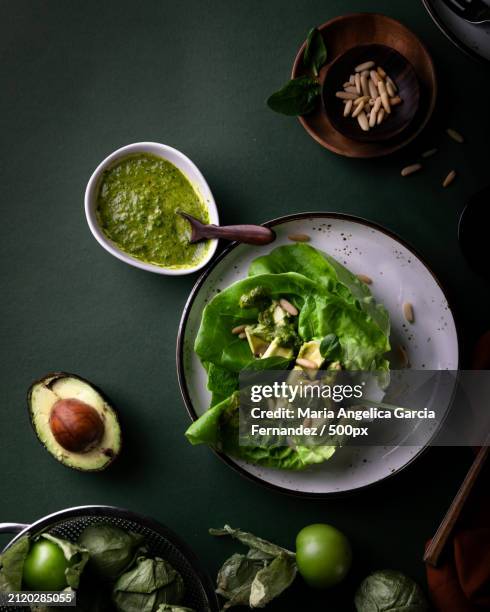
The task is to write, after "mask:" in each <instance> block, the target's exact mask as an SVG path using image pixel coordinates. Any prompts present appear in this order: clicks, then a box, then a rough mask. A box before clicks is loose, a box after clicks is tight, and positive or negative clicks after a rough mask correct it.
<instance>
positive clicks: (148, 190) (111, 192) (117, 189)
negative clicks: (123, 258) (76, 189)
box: [97, 153, 209, 268]
mask: <svg viewBox="0 0 490 612" xmlns="http://www.w3.org/2000/svg"><path fill="white" fill-rule="evenodd" d="M177 211H182V212H187V213H189V214H190V215H192V216H193V217H196V218H197V219H199V220H200V221H202V222H203V223H209V212H208V209H207V207H206V205H205V204H204V203H203V202H202V201H201V199H200V198H199V196H198V195H197V193H196V191H195V190H194V188H193V186H192V185H191V183H190V182H189V181H188V179H187V178H186V177H185V176H184V174H183V173H182V172H181V171H180V170H179V169H178V168H176V167H175V166H174V165H173V164H172V163H170V162H169V161H167V160H165V159H162V158H161V157H157V156H155V155H150V154H148V153H140V154H138V155H133V156H131V157H126V158H125V159H123V160H121V161H119V162H118V163H117V164H116V165H114V166H112V167H111V168H109V169H108V170H106V171H105V172H104V175H103V177H102V180H101V183H100V187H99V194H98V198H97V218H98V221H99V224H100V226H101V228H102V230H103V232H104V233H105V234H106V236H107V237H108V238H110V239H111V240H112V241H113V242H114V243H115V244H116V245H117V246H118V247H119V248H120V249H121V250H122V251H124V252H126V253H128V255H132V256H133V257H135V258H136V259H140V260H141V261H144V262H147V263H152V264H156V265H159V266H164V267H166V268H191V267H193V266H195V265H197V264H198V263H199V262H200V261H202V260H203V259H204V257H205V256H206V254H207V251H208V249H209V241H205V242H200V243H197V244H189V238H190V235H191V230H190V225H189V222H188V221H186V220H185V219H183V218H182V217H181V216H180V215H178V214H177Z"/></svg>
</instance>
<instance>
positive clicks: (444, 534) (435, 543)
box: [424, 331, 490, 567]
mask: <svg viewBox="0 0 490 612" xmlns="http://www.w3.org/2000/svg"><path fill="white" fill-rule="evenodd" d="M471 365H472V368H473V369H474V370H488V369H490V331H488V332H486V333H485V334H483V336H482V337H481V338H480V339H479V340H478V342H477V343H476V346H475V349H474V350H473V358H472V364H471ZM488 442H489V441H488V440H487V442H486V444H485V446H482V447H481V448H480V450H479V451H478V454H477V455H476V457H475V459H474V461H473V463H472V464H471V467H470V469H469V470H468V473H467V474H466V476H465V478H464V480H463V482H462V484H461V486H460V488H459V491H458V492H457V493H456V496H455V498H454V499H453V501H452V503H451V505H450V506H449V509H448V511H447V512H446V516H445V517H444V518H443V519H442V522H441V524H440V525H439V527H438V529H437V531H436V533H435V535H434V537H433V538H432V541H431V543H430V544H429V546H428V547H427V550H426V551H425V555H424V561H425V562H426V563H428V564H429V565H432V566H434V567H436V566H437V564H438V562H439V557H440V556H441V553H442V551H443V550H444V547H445V546H446V543H447V541H448V540H449V537H450V536H451V533H452V531H453V529H454V526H455V525H456V522H457V520H458V518H459V515H460V514H461V511H462V510H463V506H464V505H465V502H466V500H467V499H468V497H469V495H470V492H471V490H472V489H473V486H474V484H475V482H476V480H477V478H478V474H479V473H480V472H481V469H482V467H483V465H484V464H485V461H486V459H487V457H488V452H489V447H488Z"/></svg>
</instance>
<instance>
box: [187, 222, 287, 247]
mask: <svg viewBox="0 0 490 612" xmlns="http://www.w3.org/2000/svg"><path fill="white" fill-rule="evenodd" d="M199 233H200V234H201V236H202V237H203V238H224V239H225V240H236V241H237V242H244V243H245V244H259V245H260V244H269V243H270V242H272V241H273V240H274V239H275V237H276V235H275V233H274V232H273V231H272V230H271V229H269V228H268V227H262V225H223V226H220V227H218V226H217V225H206V226H203V227H202V228H200V232H199Z"/></svg>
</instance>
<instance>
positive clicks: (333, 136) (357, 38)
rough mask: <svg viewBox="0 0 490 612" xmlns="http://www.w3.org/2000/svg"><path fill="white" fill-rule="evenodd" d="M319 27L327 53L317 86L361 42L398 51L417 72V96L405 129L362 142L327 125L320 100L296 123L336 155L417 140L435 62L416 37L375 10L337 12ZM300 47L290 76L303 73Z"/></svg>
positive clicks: (377, 153) (367, 154) (371, 153)
mask: <svg viewBox="0 0 490 612" xmlns="http://www.w3.org/2000/svg"><path fill="white" fill-rule="evenodd" d="M318 29H319V31H320V32H321V34H322V36H323V38H324V40H325V45H326V47H327V51H328V63H327V65H326V66H324V67H323V68H322V69H321V71H320V75H319V76H320V82H321V84H322V85H323V81H324V79H325V77H326V75H327V73H328V70H329V66H330V64H332V63H333V62H335V60H336V59H337V58H338V57H339V56H341V55H343V54H344V53H346V52H347V51H348V50H349V49H352V48H353V47H359V46H360V45H371V44H376V45H386V46H387V47H390V48H392V49H395V51H398V53H400V54H401V55H403V56H404V57H405V58H406V60H407V61H408V62H410V64H411V66H412V68H413V69H414V70H415V73H416V75H417V79H418V83H419V88H420V98H419V105H418V110H417V112H416V114H415V117H414V118H413V120H412V121H411V122H410V124H409V125H408V126H407V128H406V129H404V130H402V131H401V132H400V133H399V134H397V135H396V136H394V137H393V138H389V139H387V140H379V141H376V142H365V141H360V140H353V139H352V138H348V137H347V136H345V135H344V134H342V132H340V131H339V130H338V129H337V128H336V127H335V126H334V125H333V124H332V122H331V120H330V117H329V116H328V115H327V113H326V112H325V107H324V105H323V103H322V102H321V101H319V102H318V104H317V106H316V108H315V109H314V110H313V111H312V112H311V113H309V114H308V115H305V116H304V117H299V121H300V123H301V125H302V126H303V127H304V128H305V130H306V131H307V132H308V134H309V135H310V136H311V137H312V138H314V139H315V140H316V141H317V142H318V143H319V144H321V145H322V146H323V147H325V148H326V149H329V150H330V151H333V152H334V153H337V154H338V155H344V156H346V157H362V158H371V157H381V156H383V155H389V154H390V153H393V152H395V151H398V150H399V149H401V148H402V147H404V146H406V145H407V144H408V143H409V142H411V141H412V140H413V139H414V138H416V137H417V136H418V134H420V132H421V131H422V130H423V129H424V127H425V126H426V125H427V122H428V121H429V119H430V117H431V116H432V113H433V111H434V107H435V103H436V98H437V79H436V73H435V69H434V63H433V61H432V58H431V56H430V55H429V52H428V51H427V49H426V48H425V46H424V45H423V44H422V43H421V41H420V40H419V39H418V38H417V36H415V34H414V33H413V32H411V31H410V30H409V29H408V28H407V27H405V26H404V25H403V24H402V23H400V22H399V21H397V20H396V19H392V18H391V17H386V16H385V15H378V14H375V13H353V14H350V15H342V16H341V17H335V18H334V19H331V20H330V21H327V22H326V23H324V24H323V25H321V26H319V27H318ZM304 50H305V45H304V44H303V45H302V47H301V49H300V50H299V51H298V54H297V56H296V59H295V62H294V65H293V70H292V78H296V77H299V76H301V75H303V74H305V73H306V71H305V68H304V65H303V53H304ZM349 69H350V68H349ZM349 74H350V73H349ZM344 80H345V79H344ZM343 82H344V81H342V83H343ZM342 83H341V84H342ZM397 108H399V107H397Z"/></svg>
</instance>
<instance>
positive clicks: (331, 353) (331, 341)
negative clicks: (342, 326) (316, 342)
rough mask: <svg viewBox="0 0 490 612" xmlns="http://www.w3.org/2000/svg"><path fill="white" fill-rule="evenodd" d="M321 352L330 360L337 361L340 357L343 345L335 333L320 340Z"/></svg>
mask: <svg viewBox="0 0 490 612" xmlns="http://www.w3.org/2000/svg"><path fill="white" fill-rule="evenodd" d="M320 354H321V356H322V357H323V358H324V359H327V360H328V361H337V360H338V359H339V358H340V354H341V347H340V342H339V339H338V338H337V336H336V335H335V334H327V335H326V336H325V337H324V338H323V340H322V341H321V342H320Z"/></svg>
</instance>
